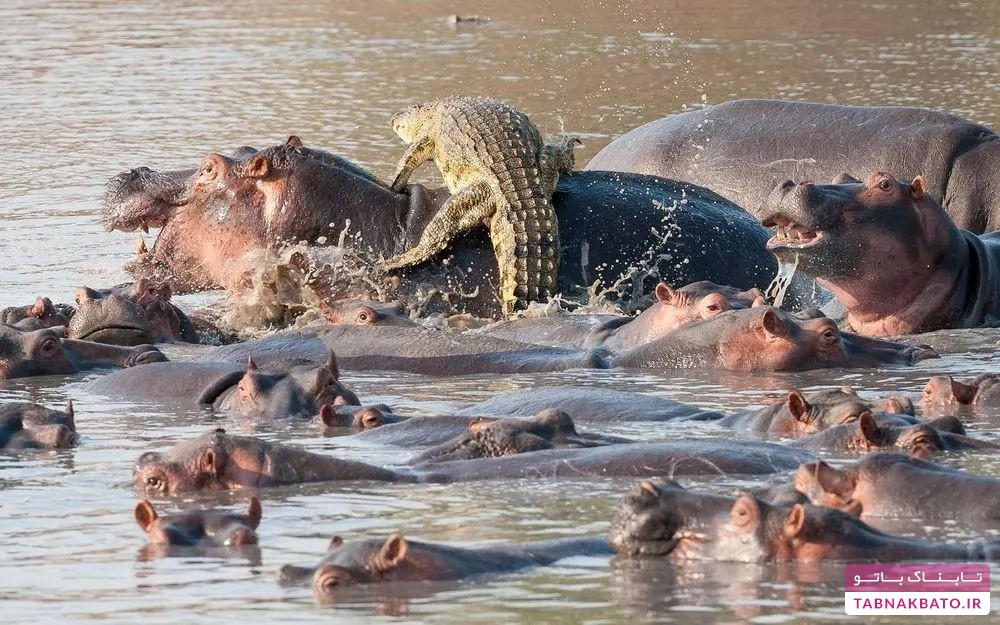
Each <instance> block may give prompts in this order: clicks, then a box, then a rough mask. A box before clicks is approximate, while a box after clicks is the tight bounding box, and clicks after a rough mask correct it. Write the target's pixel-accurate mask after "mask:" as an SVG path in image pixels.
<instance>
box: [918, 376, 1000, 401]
mask: <svg viewBox="0 0 1000 625" xmlns="http://www.w3.org/2000/svg"><path fill="white" fill-rule="evenodd" d="M921 400H922V401H923V403H924V406H925V408H931V407H934V408H947V409H954V408H957V407H959V406H969V405H971V406H997V405H1000V374H997V373H982V374H980V375H977V376H976V377H974V378H972V379H971V380H969V381H968V382H960V381H958V380H956V379H954V378H952V377H951V376H948V375H939V376H935V377H933V378H931V379H930V380H929V381H928V382H927V386H925V387H924V390H923V393H922V394H921Z"/></svg>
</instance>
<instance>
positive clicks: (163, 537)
mask: <svg viewBox="0 0 1000 625" xmlns="http://www.w3.org/2000/svg"><path fill="white" fill-rule="evenodd" d="M260 517H261V507H260V500H259V499H257V498H256V497H251V498H250V503H249V504H248V505H247V510H246V512H244V513H237V512H229V511H226V510H191V511H188V512H180V513H177V514H168V515H165V516H160V515H159V514H157V512H156V510H155V509H154V508H153V504H151V503H150V502H149V501H148V500H146V499H143V500H142V501H140V502H139V503H138V504H137V505H136V507H135V520H136V522H137V523H138V524H139V527H141V528H142V529H143V530H144V531H145V532H146V539H147V541H148V543H150V544H156V545H171V546H176V547H241V546H243V545H256V544H257V532H256V531H255V530H256V529H257V526H258V525H260Z"/></svg>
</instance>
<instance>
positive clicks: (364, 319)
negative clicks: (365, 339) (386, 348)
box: [358, 312, 368, 323]
mask: <svg viewBox="0 0 1000 625" xmlns="http://www.w3.org/2000/svg"><path fill="white" fill-rule="evenodd" d="M358 321H359V322H361V323H368V313H364V312H363V313H358Z"/></svg>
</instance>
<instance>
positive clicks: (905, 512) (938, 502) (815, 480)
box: [795, 453, 1000, 523]
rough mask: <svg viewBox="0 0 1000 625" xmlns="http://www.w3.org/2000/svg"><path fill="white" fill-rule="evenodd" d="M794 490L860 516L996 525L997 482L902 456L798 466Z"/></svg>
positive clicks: (998, 518)
mask: <svg viewBox="0 0 1000 625" xmlns="http://www.w3.org/2000/svg"><path fill="white" fill-rule="evenodd" d="M795 488H796V490H798V491H799V492H801V493H803V494H805V495H806V496H807V497H809V499H810V500H811V501H812V502H813V503H815V504H817V505H821V506H829V507H832V508H837V509H840V510H844V511H846V512H849V513H851V514H853V515H860V516H862V517H906V518H917V519H923V520H928V521H933V520H938V521H947V520H955V521H959V520H961V521H976V522H987V521H988V522H991V523H995V522H998V521H1000V480H998V479H995V478H991V477H986V476H982V475H975V474H972V473H968V472H966V471H959V470H957V469H952V468H949V467H944V466H941V465H939V464H933V463H930V462H926V461H924V460H920V459H918V458H911V457H909V456H904V455H902V454H890V453H872V454H868V455H867V456H865V457H863V458H862V459H861V460H859V461H858V462H856V463H854V464H851V465H847V466H843V467H841V468H839V469H835V468H833V467H831V466H830V465H828V464H826V463H825V462H822V461H817V462H813V463H807V464H803V465H802V466H801V467H799V469H798V472H797V473H796V474H795Z"/></svg>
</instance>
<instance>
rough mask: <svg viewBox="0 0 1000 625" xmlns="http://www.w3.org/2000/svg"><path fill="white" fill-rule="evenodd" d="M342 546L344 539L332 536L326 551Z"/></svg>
mask: <svg viewBox="0 0 1000 625" xmlns="http://www.w3.org/2000/svg"><path fill="white" fill-rule="evenodd" d="M343 544H344V539H343V538H341V537H340V536H334V537H333V538H331V539H330V546H329V547H327V549H336V548H337V547H339V546H341V545H343Z"/></svg>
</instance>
